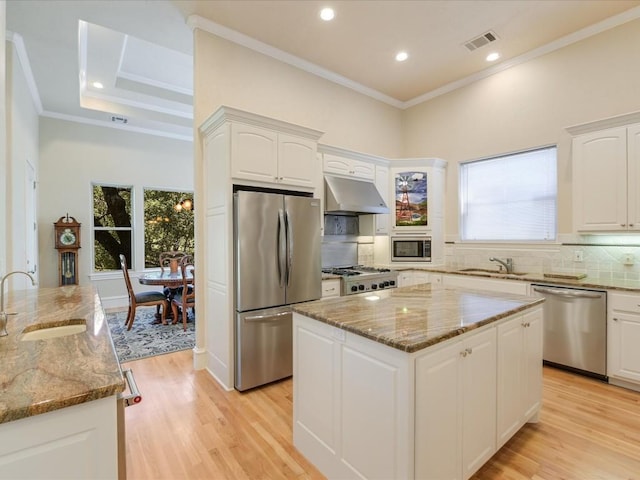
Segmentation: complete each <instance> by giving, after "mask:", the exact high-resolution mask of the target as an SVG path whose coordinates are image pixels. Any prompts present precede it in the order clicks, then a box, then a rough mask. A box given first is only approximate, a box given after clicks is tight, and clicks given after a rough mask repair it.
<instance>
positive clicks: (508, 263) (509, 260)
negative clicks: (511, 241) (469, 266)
mask: <svg viewBox="0 0 640 480" xmlns="http://www.w3.org/2000/svg"><path fill="white" fill-rule="evenodd" d="M489 261H490V262H498V263H499V264H501V265H502V267H504V268H505V270H506V271H507V273H513V258H507V259H505V261H502V260H500V259H499V258H495V257H491V258H490V259H489ZM502 267H500V268H502Z"/></svg>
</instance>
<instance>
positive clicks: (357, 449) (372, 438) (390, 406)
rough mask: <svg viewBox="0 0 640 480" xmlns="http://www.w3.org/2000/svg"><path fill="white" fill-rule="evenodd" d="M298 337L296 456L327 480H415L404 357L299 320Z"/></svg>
mask: <svg viewBox="0 0 640 480" xmlns="http://www.w3.org/2000/svg"><path fill="white" fill-rule="evenodd" d="M293 333H294V362H293V365H294V367H293V378H294V382H293V387H294V402H293V415H294V420H293V437H294V444H295V446H296V448H297V449H298V450H300V451H301V452H302V453H303V454H304V455H305V456H306V457H307V458H308V459H309V460H310V461H311V462H312V463H313V464H314V465H316V467H317V468H318V469H320V471H321V472H322V473H323V474H324V475H325V476H327V477H328V478H410V477H411V476H412V474H411V472H412V467H413V465H412V464H411V463H410V446H409V445H410V442H409V431H410V430H409V419H410V415H408V414H407V410H406V407H407V403H408V394H409V365H408V364H407V363H406V360H405V356H406V354H405V353H403V352H401V351H399V350H394V349H391V348H388V347H386V349H385V348H384V345H381V344H376V343H375V342H371V341H368V340H367V339H364V338H362V337H360V338H358V337H357V336H356V335H353V334H351V333H347V332H345V331H344V330H340V329H337V328H334V327H331V326H329V325H326V324H324V323H321V322H317V321H315V320H311V319H309V318H307V317H303V316H300V315H298V314H297V313H294V331H293ZM347 337H349V338H348V340H347ZM385 350H386V351H385Z"/></svg>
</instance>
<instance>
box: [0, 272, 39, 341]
mask: <svg viewBox="0 0 640 480" xmlns="http://www.w3.org/2000/svg"><path fill="white" fill-rule="evenodd" d="M16 273H21V274H23V275H26V276H27V277H29V278H30V279H31V284H32V285H33V286H35V285H36V281H35V279H34V278H33V277H32V276H31V275H29V274H28V273H27V272H23V271H21V270H16V271H14V272H9V273H7V274H6V275H5V276H4V277H2V280H1V281H0V337H6V336H7V335H8V333H7V317H8V316H9V315H16V314H15V313H7V312H5V311H4V281H5V280H6V279H7V278H9V277H10V276H11V275H15V274H16Z"/></svg>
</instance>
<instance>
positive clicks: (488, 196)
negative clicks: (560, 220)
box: [460, 146, 558, 241]
mask: <svg viewBox="0 0 640 480" xmlns="http://www.w3.org/2000/svg"><path fill="white" fill-rule="evenodd" d="M556 151H557V148H556V147H555V146H553V147H547V148H541V149H536V150H530V151H526V152H520V153H515V154H511V155H504V156H500V157H494V158H489V159H485V160H478V161H475V162H469V163H463V164H460V222H461V225H460V231H461V239H462V240H483V241H505V240H513V241H543V240H555V238H556V197H557V190H558V184H557V175H556V158H557V155H556Z"/></svg>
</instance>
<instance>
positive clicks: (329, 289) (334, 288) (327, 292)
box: [322, 278, 341, 298]
mask: <svg viewBox="0 0 640 480" xmlns="http://www.w3.org/2000/svg"><path fill="white" fill-rule="evenodd" d="M340 287H341V283H340V279H339V278H332V279H329V280H322V298H329V297H339V296H340Z"/></svg>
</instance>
